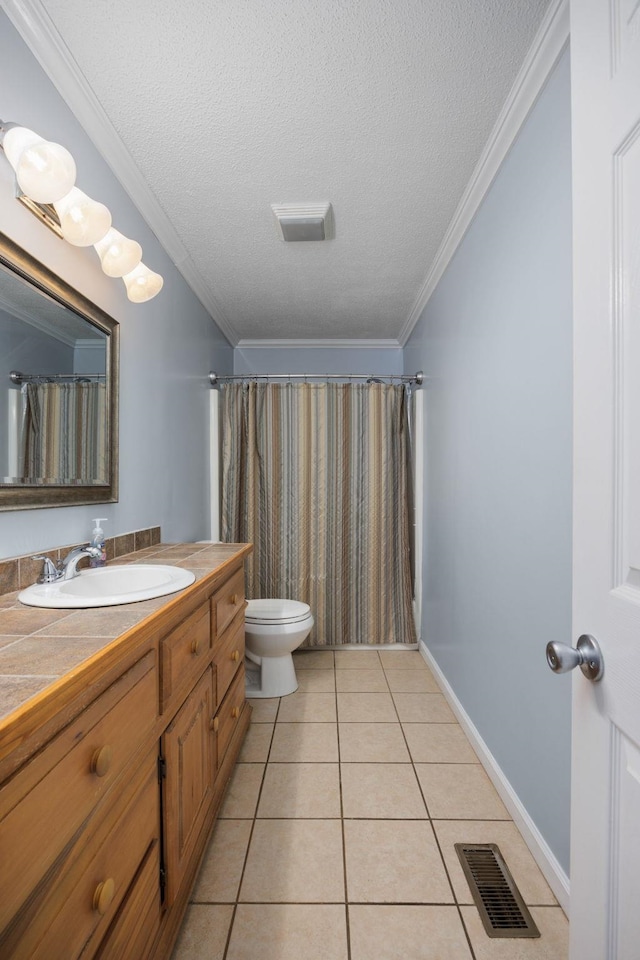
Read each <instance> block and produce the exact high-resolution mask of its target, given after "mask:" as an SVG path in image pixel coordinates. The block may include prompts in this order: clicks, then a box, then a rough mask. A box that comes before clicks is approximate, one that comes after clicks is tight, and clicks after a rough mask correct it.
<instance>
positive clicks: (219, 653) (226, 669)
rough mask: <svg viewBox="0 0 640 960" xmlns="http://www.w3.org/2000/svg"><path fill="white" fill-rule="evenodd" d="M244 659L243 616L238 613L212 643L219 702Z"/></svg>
mask: <svg viewBox="0 0 640 960" xmlns="http://www.w3.org/2000/svg"><path fill="white" fill-rule="evenodd" d="M243 660H244V617H243V616H242V614H239V615H238V618H237V620H234V621H233V623H232V624H231V626H230V627H229V629H228V630H226V631H225V632H224V633H223V635H222V636H221V637H218V638H217V639H216V640H215V641H214V644H213V662H214V663H215V665H216V675H217V702H218V703H220V702H221V700H222V699H223V698H224V695H225V693H226V692H227V690H228V688H229V684H230V683H231V681H232V680H233V678H234V676H235V674H236V670H237V669H238V667H239V666H240V664H241V663H242V662H243Z"/></svg>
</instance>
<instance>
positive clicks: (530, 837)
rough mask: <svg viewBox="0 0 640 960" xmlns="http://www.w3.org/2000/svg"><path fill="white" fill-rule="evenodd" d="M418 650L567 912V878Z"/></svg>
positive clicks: (454, 700) (449, 690)
mask: <svg viewBox="0 0 640 960" xmlns="http://www.w3.org/2000/svg"><path fill="white" fill-rule="evenodd" d="M419 650H420V653H421V654H422V657H423V659H424V660H425V661H426V663H427V665H428V666H429V668H430V669H431V671H432V673H433V675H434V676H435V678H436V680H437V682H438V684H439V686H440V689H441V690H442V693H443V695H444V696H445V698H446V700H447V702H448V703H449V706H450V707H451V709H452V710H453V712H454V713H455V715H456V717H457V719H458V722H459V723H460V726H461V727H462V728H463V730H464V732H465V733H466V735H467V737H468V738H469V740H470V741H471V744H472V746H473V748H474V750H475V751H476V753H477V754H478V758H479V759H480V763H481V764H482V766H483V767H484V769H485V770H486V772H487V774H488V776H489V779H490V780H491V782H492V783H493V785H494V787H495V788H496V790H497V791H498V794H499V795H500V799H501V800H502V802H503V803H504V805H505V807H506V808H507V810H508V811H509V813H510V814H511V816H512V817H513V820H514V823H515V824H516V826H517V827H518V829H519V830H520V833H521V834H522V837H523V839H524V842H525V843H526V844H527V846H528V848H529V850H530V851H531V855H532V856H533V858H534V860H535V861H536V863H537V864H538V866H539V867H540V869H541V871H542V873H543V875H544V878H545V880H546V881H547V883H548V884H549V886H550V887H551V889H552V890H553V893H554V895H555V897H556V899H557V901H558V903H559V904H560V906H561V907H562V909H563V910H564V912H565V913H566V914H567V916H568V914H569V878H568V876H567V875H566V873H565V872H564V870H563V869H562V867H561V866H560V864H559V863H558V860H557V859H556V857H555V855H554V854H553V852H552V850H551V848H550V847H549V845H548V844H547V842H546V840H545V839H544V837H543V836H542V834H541V833H540V831H539V830H538V828H537V827H536V825H535V823H534V822H533V820H532V819H531V817H530V816H529V814H528V813H527V810H526V808H525V807H524V805H523V804H522V801H521V800H520V798H519V797H518V795H517V794H516V792H515V790H514V789H513V787H512V786H511V784H510V783H509V781H508V780H507V778H506V777H505V775H504V773H503V771H502V769H501V768H500V766H499V765H498V763H497V761H496V759H495V757H494V756H493V754H492V753H491V751H490V750H489V748H488V746H487V745H486V743H485V742H484V740H483V739H482V737H481V736H480V734H479V733H478V731H477V729H476V727H475V726H474V724H473V722H472V721H471V718H470V717H469V715H468V714H467V712H466V710H465V709H464V707H463V706H462V704H461V703H460V701H459V700H458V698H457V697H456V695H455V693H454V692H453V689H452V687H451V686H450V684H449V682H448V681H447V679H446V677H445V675H444V674H443V673H442V671H441V669H440V667H439V666H438V664H437V663H436V661H435V660H434V658H433V656H432V654H431V653H430V651H429V649H428V647H427V646H426V644H425V643H424V641H423V640H421V641H420V643H419Z"/></svg>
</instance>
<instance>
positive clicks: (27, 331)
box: [0, 234, 118, 509]
mask: <svg viewBox="0 0 640 960" xmlns="http://www.w3.org/2000/svg"><path fill="white" fill-rule="evenodd" d="M117 334H118V325H117V324H116V322H115V321H114V320H112V319H111V318H110V317H108V316H107V315H106V314H104V313H103V312H102V311H101V310H100V309H99V308H98V307H96V306H95V305H94V304H92V303H91V302H90V301H88V300H86V299H85V298H84V297H82V296H81V295H80V294H78V293H77V292H76V291H75V290H73V289H72V288H71V287H69V286H68V285H67V284H65V283H63V282H62V281H61V280H60V279H59V278H57V277H55V276H54V275H53V274H51V273H50V272H49V271H48V270H46V268H44V267H43V266H42V265H41V264H39V263H37V261H35V260H33V258H31V257H30V256H29V255H27V254H26V253H25V252H24V251H22V250H21V249H20V248H18V247H16V246H15V245H14V244H13V243H12V242H11V241H9V240H8V239H7V238H6V237H3V236H2V235H1V234H0V509H16V508H17V507H19V506H20V507H25V506H34V507H35V506H48V505H53V504H56V503H86V502H94V503H105V502H110V501H113V500H116V499H117V473H116V459H117V457H116V451H117V446H116V444H117V417H116V410H117V340H118V337H117Z"/></svg>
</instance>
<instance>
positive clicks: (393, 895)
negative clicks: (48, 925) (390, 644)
mask: <svg viewBox="0 0 640 960" xmlns="http://www.w3.org/2000/svg"><path fill="white" fill-rule="evenodd" d="M295 662H296V671H297V674H298V680H299V689H298V691H297V692H296V693H294V694H291V695H290V696H288V697H283V698H282V699H281V700H253V701H252V703H253V707H254V713H253V718H252V723H251V726H250V728H249V731H248V734H247V738H246V741H245V744H244V746H243V748H242V752H241V755H240V762H239V763H238V766H237V768H236V772H235V774H234V777H233V780H232V781H231V784H230V786H229V790H228V792H227V795H226V797H225V800H224V803H223V806H222V809H221V812H220V818H219V820H218V822H217V825H216V828H215V831H214V834H213V837H212V839H211V844H210V847H209V850H208V852H207V854H206V856H205V860H204V863H203V866H202V870H201V873H200V876H199V878H198V881H197V883H196V886H195V889H194V891H193V896H192V900H191V905H190V907H189V910H188V913H187V915H186V918H185V922H184V925H183V928H182V931H181V934H180V938H179V940H178V943H177V944H176V948H175V951H174V954H173V958H172V960H566V956H567V949H568V924H567V920H566V918H565V915H564V913H563V912H562V910H561V909H560V907H559V906H558V905H557V903H556V900H555V898H554V896H553V894H552V893H551V890H550V889H549V887H548V886H547V884H546V882H545V880H544V878H543V876H542V874H541V873H540V870H539V869H538V867H537V866H536V864H535V863H534V861H533V859H532V857H531V854H530V853H529V851H528V850H527V848H526V846H525V844H524V842H523V840H522V838H521V836H520V834H519V833H518V830H517V829H516V827H515V825H514V823H513V822H512V820H511V819H510V818H509V814H508V813H507V811H506V809H505V807H504V806H503V804H502V802H501V800H500V798H499V797H498V794H497V793H496V791H495V790H494V788H493V786H492V784H491V782H490V780H489V778H488V777H487V775H486V774H485V772H484V770H483V768H482V767H481V766H480V764H479V763H478V759H477V757H476V755H475V753H474V752H473V750H472V748H471V746H470V745H469V742H468V741H467V739H466V737H465V735H464V733H463V731H462V729H461V727H460V726H459V725H458V724H457V723H456V721H455V717H454V715H453V714H452V712H451V710H450V709H449V707H448V705H447V703H446V701H445V699H444V697H443V696H442V694H441V693H440V692H439V689H438V686H437V684H436V682H435V680H434V678H433V676H432V674H431V672H430V671H429V669H428V667H427V666H426V664H425V662H424V660H423V659H422V657H421V656H420V654H419V653H418V652H414V651H406V650H404V651H403V650H389V651H377V650H344V651H336V652H335V653H334V652H333V651H327V650H322V651H315V650H314V651H300V652H299V653H297V654H296V655H295ZM459 841H464V842H471V843H478V842H480V843H485V842H489V843H497V844H498V845H499V846H500V849H501V851H502V853H503V855H504V857H505V859H506V861H507V864H508V865H509V867H510V869H511V872H512V873H513V876H514V878H515V880H516V883H517V884H518V887H519V889H520V892H521V893H522V895H523V897H524V899H525V902H526V903H527V905H528V906H529V907H530V909H531V913H532V915H533V917H534V919H535V921H536V923H537V925H538V927H539V929H540V931H541V933H542V937H541V938H540V939H539V940H492V939H490V938H489V937H487V935H486V934H485V932H484V928H483V926H482V922H481V920H480V918H479V916H478V913H477V910H476V908H475V906H474V905H473V900H472V898H471V895H470V893H469V888H468V886H467V882H466V880H465V878H464V875H463V873H462V871H461V869H460V867H459V864H458V860H457V856H456V853H455V850H454V847H453V844H454V843H457V842H459Z"/></svg>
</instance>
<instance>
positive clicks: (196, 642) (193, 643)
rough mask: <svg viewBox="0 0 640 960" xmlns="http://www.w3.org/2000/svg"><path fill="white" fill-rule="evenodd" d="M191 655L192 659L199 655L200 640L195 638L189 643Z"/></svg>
mask: <svg viewBox="0 0 640 960" xmlns="http://www.w3.org/2000/svg"><path fill="white" fill-rule="evenodd" d="M191 653H192V654H193V655H194V657H197V656H198V655H199V653H200V638H199V637H196V638H195V640H192V641H191Z"/></svg>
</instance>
